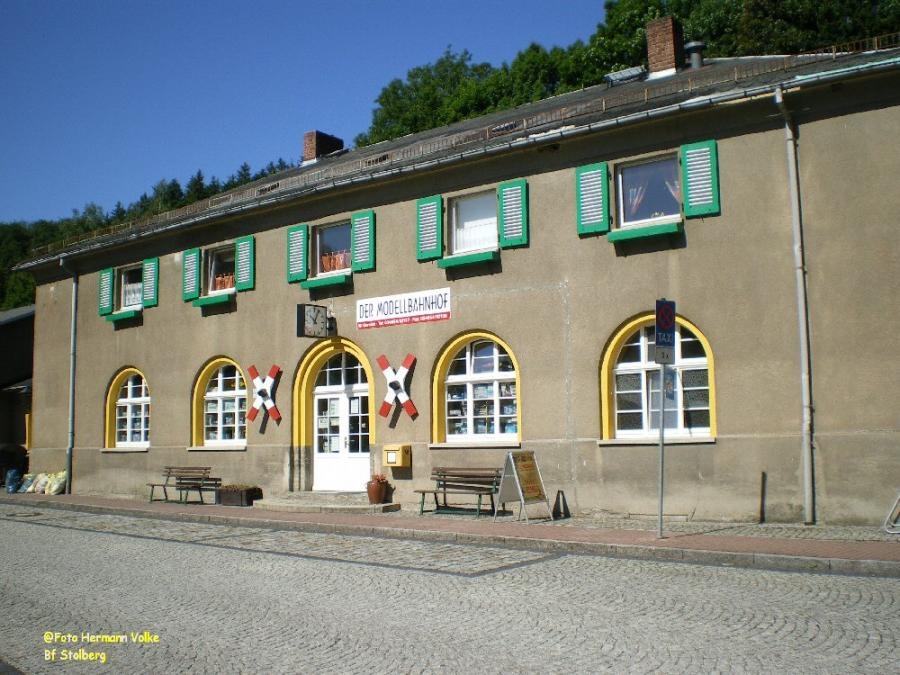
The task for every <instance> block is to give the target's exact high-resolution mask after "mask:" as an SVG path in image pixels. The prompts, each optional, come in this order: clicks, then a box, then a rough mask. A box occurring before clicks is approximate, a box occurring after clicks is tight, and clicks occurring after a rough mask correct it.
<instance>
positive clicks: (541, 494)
mask: <svg viewBox="0 0 900 675" xmlns="http://www.w3.org/2000/svg"><path fill="white" fill-rule="evenodd" d="M513 501H518V502H519V517H518V518H517V520H522V514H523V513H524V514H525V522H526V523H527V522H528V513H527V512H526V511H525V505H526V504H534V503H536V502H543V503H544V504H545V505H546V506H547V512H548V513H549V514H550V520H553V509H552V508H550V500H549V499H548V498H547V492H546V490H544V481H543V479H542V478H541V470H540V469H539V468H538V465H537V461H536V460H535V459H534V451H533V450H516V451H512V452H508V453H507V454H506V461H505V462H504V464H503V475H502V476H501V478H500V489H499V490H498V492H497V497H496V502H494V520H496V519H497V509H498V508H500V505H501V504H506V502H513Z"/></svg>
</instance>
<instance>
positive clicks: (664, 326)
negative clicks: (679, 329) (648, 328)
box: [655, 298, 675, 365]
mask: <svg viewBox="0 0 900 675" xmlns="http://www.w3.org/2000/svg"><path fill="white" fill-rule="evenodd" d="M655 361H656V362H657V363H660V364H665V365H671V364H673V363H675V302H674V301H673V300H666V299H665V298H662V299H661V300H657V301H656V357H655Z"/></svg>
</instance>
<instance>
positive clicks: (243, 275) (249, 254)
mask: <svg viewBox="0 0 900 675" xmlns="http://www.w3.org/2000/svg"><path fill="white" fill-rule="evenodd" d="M255 284H256V244H255V240H254V238H253V236H252V235H250V236H246V237H240V238H239V239H236V240H235V242H234V290H236V291H238V292H241V291H252V290H253V287H254V286H255Z"/></svg>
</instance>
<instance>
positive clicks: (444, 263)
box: [437, 250, 500, 269]
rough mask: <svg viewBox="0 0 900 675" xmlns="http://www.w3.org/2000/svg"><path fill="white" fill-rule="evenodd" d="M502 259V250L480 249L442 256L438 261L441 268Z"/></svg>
mask: <svg viewBox="0 0 900 675" xmlns="http://www.w3.org/2000/svg"><path fill="white" fill-rule="evenodd" d="M497 260H500V251H497V250H491V251H478V252H477V253H466V254H464V255H452V256H448V257H447V258H441V259H440V260H438V262H437V266H438V267H440V268H441V269H447V268H448V267H461V266H463V265H476V264H478V263H485V262H495V261H497Z"/></svg>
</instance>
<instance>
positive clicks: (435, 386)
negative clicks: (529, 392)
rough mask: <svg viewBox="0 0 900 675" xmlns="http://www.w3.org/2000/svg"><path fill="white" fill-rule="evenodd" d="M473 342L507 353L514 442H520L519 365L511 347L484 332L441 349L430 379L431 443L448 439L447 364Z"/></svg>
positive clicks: (464, 336) (463, 335) (467, 335)
mask: <svg viewBox="0 0 900 675" xmlns="http://www.w3.org/2000/svg"><path fill="white" fill-rule="evenodd" d="M476 340H490V341H491V342H496V343H497V344H498V345H500V346H501V347H503V349H504V350H506V353H507V354H508V355H509V358H510V360H511V361H512V364H513V367H514V368H515V371H516V439H517V440H518V441H520V442H521V440H522V405H521V404H522V386H521V382H520V381H519V379H520V372H521V371H520V369H519V362H518V360H517V359H516V355H515V353H514V352H513V350H512V348H511V347H510V346H509V345H508V344H507V343H506V342H505V341H504V340H502V339H500V338H499V337H498V336H496V335H494V334H493V333H489V332H487V331H470V332H466V333H460V334H459V335H457V336H456V337H455V338H453V339H452V340H450V342H448V343H447V344H446V345H444V348H443V349H442V350H441V353H440V355H439V356H438V359H437V362H436V363H435V367H434V375H433V377H432V378H431V387H432V389H431V442H432V443H444V442H446V440H447V420H446V416H445V415H444V402H445V398H446V393H447V373H448V372H449V370H450V364H451V362H452V361H453V357H455V356H456V355H457V354H458V353H459V350H460V349H462V348H463V347H465V346H466V345H467V344H469V343H470V342H475V341H476Z"/></svg>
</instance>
